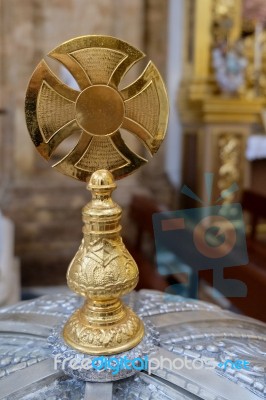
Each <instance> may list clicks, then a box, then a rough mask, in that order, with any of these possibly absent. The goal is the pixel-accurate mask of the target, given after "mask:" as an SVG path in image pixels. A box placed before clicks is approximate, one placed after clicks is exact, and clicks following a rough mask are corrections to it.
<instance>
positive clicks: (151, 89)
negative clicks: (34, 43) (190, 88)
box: [26, 36, 168, 181]
mask: <svg viewBox="0 0 266 400" xmlns="http://www.w3.org/2000/svg"><path fill="white" fill-rule="evenodd" d="M49 56H50V57H51V58H53V59H55V60H58V61H60V62H61V63H62V64H63V65H64V66H65V67H66V68H67V69H68V70H69V72H70V73H71V74H72V75H73V77H74V78H75V80H76V82H77V83H78V86H79V88H80V90H74V89H72V88H70V87H69V86H67V85H66V84H64V83H63V82H62V81H61V80H60V79H59V78H58V77H56V75H55V74H54V73H53V72H52V71H51V69H50V68H49V67H48V65H47V63H46V62H45V61H44V60H42V61H41V62H40V63H39V64H38V66H37V68H36V69H35V71H34V72H33V75H32V77H31V79H30V82H29V86H28V89H27V94H26V122H27V126H28V130H29V132H30V135H31V138H32V141H33V143H34V145H35V146H36V148H37V150H38V151H39V153H40V154H41V155H42V156H43V157H44V158H46V159H50V158H51V157H52V155H53V153H54V152H55V150H56V149H57V147H58V146H59V145H60V144H61V143H62V142H63V141H64V140H66V139H67V138H68V137H70V136H71V135H73V134H74V133H77V132H79V133H80V136H79V140H78V142H77V144H76V146H75V147H74V148H73V149H72V150H71V151H70V152H69V153H68V154H66V155H65V157H64V158H63V159H61V160H60V161H59V162H57V163H56V164H55V165H54V168H56V169H57V170H58V171H60V172H62V173H64V174H66V175H69V176H72V177H73V178H76V179H79V180H82V181H88V179H89V178H90V176H91V175H92V173H93V172H95V171H96V170H99V169H106V170H109V171H110V172H112V174H113V176H114V177H115V179H119V178H122V177H124V176H126V175H128V174H130V173H132V172H133V171H134V170H135V169H136V168H138V167H140V166H141V165H143V164H144V163H146V162H147V160H145V159H144V158H143V157H140V156H139V155H138V154H136V153H135V152H133V151H132V150H130V148H129V147H128V146H127V144H126V143H125V142H124V140H123V139H122V136H121V133H120V131H119V129H125V130H126V131H127V132H128V134H134V135H135V136H136V137H137V138H138V139H140V140H141V141H142V143H143V144H144V145H145V146H146V147H147V148H148V150H149V152H150V154H151V155H152V154H154V153H155V152H156V151H157V150H158V149H159V147H160V144H161V142H162V140H163V139H164V136H165V131H166V126H167V120H168V101H167V94H166V90H165V87H164V83H163V81H162V78H161V76H160V74H159V72H158V70H157V69H156V67H155V66H154V64H153V63H152V62H149V63H148V65H147V67H146V68H145V70H144V71H143V73H142V74H141V75H140V76H139V78H138V79H137V80H136V81H135V82H133V83H132V84H131V85H129V86H127V87H125V88H123V89H120V88H119V87H118V85H119V84H120V82H121V80H122V78H123V77H124V76H125V74H126V73H127V72H128V70H129V69H130V68H131V67H132V66H133V65H134V64H135V63H136V62H137V61H139V60H141V59H142V58H143V57H144V56H145V55H144V54H143V53H142V52H141V51H139V50H137V49H136V48H134V47H132V46H131V45H130V44H128V43H126V42H124V41H122V40H119V39H116V38H113V37H110V36H82V37H78V38H75V39H72V40H70V41H68V42H65V43H63V44H62V45H60V46H59V47H57V48H56V49H54V50H53V51H51V52H50V53H49ZM125 140H126V139H125Z"/></svg>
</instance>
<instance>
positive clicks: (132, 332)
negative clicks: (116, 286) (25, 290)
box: [63, 299, 144, 355]
mask: <svg viewBox="0 0 266 400" xmlns="http://www.w3.org/2000/svg"><path fill="white" fill-rule="evenodd" d="M63 336H64V339H65V341H66V342H67V343H68V344H69V345H70V346H72V347H74V348H75V349H77V350H79V351H81V352H82V353H86V354H91V355H111V354H118V353H122V352H124V351H127V350H130V349H132V348H133V347H135V346H136V345H138V344H139V342H140V341H141V340H142V338H143V336H144V325H143V323H142V321H141V320H140V319H139V318H138V316H137V315H136V314H135V313H134V312H133V311H132V310H131V309H130V308H129V307H126V306H125V305H124V304H123V303H121V301H120V300H118V299H115V300H113V301H108V302H95V301H88V300H87V301H85V303H84V306H83V307H82V308H80V309H78V310H77V311H75V313H74V314H73V315H72V316H71V317H70V318H69V320H68V321H67V323H66V324H65V327H64V330H63Z"/></svg>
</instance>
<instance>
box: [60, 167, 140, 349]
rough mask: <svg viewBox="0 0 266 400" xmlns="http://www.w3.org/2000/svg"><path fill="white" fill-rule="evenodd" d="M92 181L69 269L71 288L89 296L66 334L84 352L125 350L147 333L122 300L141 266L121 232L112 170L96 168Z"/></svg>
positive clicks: (65, 330)
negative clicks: (131, 253)
mask: <svg viewBox="0 0 266 400" xmlns="http://www.w3.org/2000/svg"><path fill="white" fill-rule="evenodd" d="M88 187H89V188H90V190H91V192H92V201H91V202H90V203H89V204H87V206H86V207H85V208H84V209H83V221H84V228H83V233H84V239H83V241H82V243H81V245H80V248H79V250H78V252H77V254H76V255H75V257H74V259H73V261H72V262H71V264H70V266H69V269H68V273H67V282H68V286H69V287H70V289H72V290H73V291H75V292H76V293H78V294H79V295H82V296H84V297H85V298H86V300H85V303H84V305H83V307H82V308H81V309H79V310H77V311H76V312H75V313H74V314H73V315H72V316H71V317H70V319H69V320H68V322H67V323H66V325H65V328H64V338H65V340H66V342H67V343H69V344H70V345H71V346H73V347H75V348H76V349H78V350H80V351H82V352H84V353H88V354H115V353H121V352H122V351H125V350H128V349H130V348H132V347H134V346H135V345H137V344H138V343H139V342H140V340H141V339H142V337H143V334H144V328H143V324H142V322H141V320H140V319H139V318H138V317H137V316H136V315H135V313H133V311H132V310H130V309H129V308H128V307H126V306H124V305H123V303H122V302H121V301H120V300H119V297H121V296H122V295H124V294H126V293H129V292H131V290H133V289H134V287H135V286H136V284H137V282H138V267H137V265H136V263H135V261H134V259H133V258H132V256H131V255H130V254H129V252H128V251H127V249H126V248H125V245H124V243H123V241H122V238H121V236H120V230H121V226H120V217H121V208H120V207H119V206H118V205H117V204H116V203H114V202H113V200H112V199H111V193H112V191H113V190H114V189H115V187H116V185H115V183H114V179H113V177H112V174H111V173H110V172H108V171H106V170H100V171H96V172H94V173H93V175H92V177H91V179H90V182H89V185H88Z"/></svg>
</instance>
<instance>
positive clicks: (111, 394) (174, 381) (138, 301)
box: [0, 291, 266, 400]
mask: <svg viewBox="0 0 266 400" xmlns="http://www.w3.org/2000/svg"><path fill="white" fill-rule="evenodd" d="M80 301H81V300H80V299H79V298H78V297H76V296H68V295H57V296H56V295H55V296H49V297H48V296H45V297H42V298H39V299H37V300H33V301H28V302H23V303H19V304H17V305H15V306H13V307H8V308H5V309H0V399H8V400H16V399H23V400H33V399H34V400H35V399H38V400H42V399H43V400H44V399H45V400H57V399H58V400H59V399H60V400H62V399H63V400H66V399H70V400H72V399H73V400H81V399H89V400H94V399H97V400H99V399H101V400H105V399H106V400H111V399H134V400H137V399H138V400H140V399H141V400H155V399H156V400H164V399H168V400H170V399H171V400H172V399H173V400H192V399H193V400H196V399H205V400H238V399H243V400H253V399H254V400H255V399H264V398H265V396H266V387H265V367H266V325H265V324H263V323H262V322H260V321H257V320H254V319H251V318H247V317H244V316H241V315H237V314H233V313H230V312H228V311H223V310H221V309H220V308H219V307H216V306H213V305H210V304H207V303H203V302H199V301H193V300H187V299H183V298H182V297H176V296H175V297H172V298H169V297H168V298H167V301H166V298H165V296H164V294H163V293H160V292H152V291H141V292H139V293H132V294H130V296H128V297H127V298H126V299H125V302H126V303H128V304H130V306H131V307H133V308H134V309H135V311H136V312H137V313H138V314H139V315H140V316H141V317H142V318H143V319H144V321H147V320H150V321H151V323H152V324H153V325H154V326H155V327H156V330H158V331H159V333H160V342H161V346H160V347H159V348H158V352H157V354H156V356H155V357H154V359H156V358H158V359H159V358H160V357H165V358H166V357H167V358H169V359H170V360H174V359H175V358H177V357H178V358H181V359H182V358H185V357H187V359H189V360H195V359H197V360H200V359H204V357H208V358H212V359H214V360H215V363H216V364H215V365H216V366H215V369H212V370H210V369H207V368H204V369H202V370H193V369H192V370H189V369H187V368H183V369H178V370H175V369H174V370H171V369H170V368H168V366H167V365H166V366H164V367H163V368H162V369H157V370H154V371H153V373H152V374H151V375H149V374H148V373H147V372H139V373H137V374H136V375H135V376H133V377H130V378H127V379H123V380H119V381H116V382H113V383H112V384H110V383H93V384H91V383H85V382H83V381H81V380H78V379H75V378H73V377H68V376H66V375H64V374H63V373H62V372H61V371H58V370H55V369H54V365H53V360H52V358H51V354H50V349H49V346H48V343H47V337H48V336H49V334H51V329H52V327H53V326H55V325H58V324H60V323H61V322H62V321H63V320H64V319H65V318H66V317H67V316H68V315H69V314H70V313H71V312H72V311H73V310H74V309H75V308H76V307H77V306H78V305H79V304H80ZM226 359H232V360H235V359H245V360H248V361H249V362H250V368H249V369H248V370H244V369H241V370H235V369H232V368H226V369H224V368H222V367H219V363H223V362H224V361H225V360H226Z"/></svg>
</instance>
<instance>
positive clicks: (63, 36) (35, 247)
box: [0, 0, 266, 321]
mask: <svg viewBox="0 0 266 400" xmlns="http://www.w3.org/2000/svg"><path fill="white" fill-rule="evenodd" d="M0 31H1V36H0V44H1V46H0V305H1V306H3V305H7V304H12V303H14V302H17V301H18V300H20V299H29V298H33V297H36V296H39V295H42V294H45V293H50V292H56V293H57V292H59V291H67V290H68V289H67V286H66V278H65V276H66V271H67V267H68V265H69V263H70V261H71V259H72V257H73V256H74V254H75V252H76V250H77V249H78V246H79V243H80V241H81V238H82V220H81V209H82V207H83V206H84V205H85V204H86V203H87V202H88V201H89V196H90V195H89V193H88V192H87V190H86V188H85V185H84V184H83V183H81V182H77V181H75V180H72V179H69V178H68V177H65V176H63V175H61V174H59V173H58V172H56V171H54V170H53V169H52V168H50V166H49V165H48V164H47V163H46V162H45V161H43V160H42V159H41V157H40V156H39V155H38V153H37V152H36V150H35V148H34V146H33V145H32V143H31V141H30V138H29V134H28V132H27V128H26V124H25V116H24V98H25V91H26V87H27V84H28V81H29V78H30V76H31V74H32V71H33V70H34V68H35V66H36V65H37V63H38V62H39V61H40V60H41V59H42V58H43V57H45V59H46V60H47V62H48V63H49V65H50V66H51V68H52V69H53V71H54V72H56V73H57V75H58V76H59V77H60V78H61V80H63V81H64V82H65V83H67V84H69V85H75V82H74V81H73V78H72V76H70V75H69V74H68V73H67V71H66V70H65V69H63V67H61V66H59V65H58V64H57V63H56V62H52V61H51V60H48V59H47V57H46V54H47V53H48V52H49V51H50V50H51V49H52V48H54V47H55V46H57V45H58V44H60V43H62V42H64V41H66V40H69V39H71V38H73V37H76V36H81V35H88V34H104V35H111V36H116V37H118V38H120V39H122V40H125V41H128V42H129V43H131V44H132V45H134V46H136V47H137V48H139V49H141V50H143V51H144V52H145V53H146V55H147V60H149V59H151V60H153V62H154V63H155V65H156V66H157V67H158V69H159V71H160V73H161V75H162V76H163V78H164V80H165V82H166V87H167V91H168V96H169V103H170V118H169V124H168V131H167V135H166V138H165V141H164V144H163V146H161V148H160V150H159V151H158V153H157V154H156V155H155V156H154V157H153V158H150V159H149V163H148V164H147V165H146V166H144V167H143V168H142V169H140V170H139V171H138V172H137V173H135V174H134V175H132V176H130V177H128V178H127V179H124V180H123V181H118V182H117V184H118V189H117V190H116V192H115V193H114V199H115V201H116V202H117V203H119V204H120V206H122V207H123V217H122V225H123V238H124V241H125V243H126V245H127V247H128V249H129V250H130V252H131V253H132V255H133V256H134V258H135V260H136V262H137V264H138V267H139V271H140V280H139V284H138V287H137V289H141V288H149V289H154V290H162V291H165V292H166V293H167V291H168V290H169V287H170V288H171V287H177V288H178V287H179V288H180V291H179V292H178V290H177V293H179V294H182V295H183V296H186V297H194V298H196V297H198V298H200V299H201V300H205V301H210V302H213V303H217V304H219V305H221V306H222V307H224V308H228V309H232V310H234V311H237V312H239V313H242V314H246V315H249V316H251V317H255V318H258V319H260V320H263V321H266V313H265V309H266V307H265V306H266V297H265V293H266V246H265V243H266V224H265V220H266V135H265V133H266V2H265V0H260V1H259V0H256V1H255V0H252V1H250V0H249V1H248V0H89V1H88V0H50V1H48V2H47V1H43V0H24V1H20V0H1V1H0ZM141 68H142V65H140V66H135V67H134V68H133V69H132V71H130V73H129V74H128V76H127V79H126V81H125V82H123V84H124V85H126V83H127V81H129V82H131V81H132V80H134V79H135V78H137V76H138V75H139V74H140V72H141ZM123 135H124V137H127V143H129V146H130V147H131V148H132V149H134V150H135V151H136V152H137V153H138V154H140V155H143V156H147V154H146V149H145V148H144V147H143V146H142V144H141V143H140V142H139V141H138V140H137V139H136V138H135V137H132V135H128V134H127V132H123ZM77 139H78V138H77V137H71V138H69V139H68V141H66V143H64V145H62V146H60V147H59V148H58V151H57V154H56V157H58V159H59V158H60V157H61V158H62V156H64V155H66V154H67V152H68V151H69V150H70V149H71V148H73V147H74V146H75V143H76V142H77ZM53 161H55V160H53ZM206 173H208V174H210V173H212V174H213V175H212V176H213V186H212V196H211V198H208V190H206V185H205V181H206V179H205V177H206ZM183 185H186V186H187V187H188V188H190V190H191V193H194V194H196V196H197V198H198V200H201V202H199V201H198V200H197V199H196V196H194V198H193V195H192V197H191V196H190V197H189V196H186V195H185V194H183V193H182V192H181V188H182V187H183ZM232 187H233V188H238V190H233V191H230V190H229V191H227V189H228V188H232ZM221 193H222V194H224V195H222V196H221ZM225 194H226V195H225ZM220 196H221V197H220ZM219 197H220V199H221V201H220V203H219V204H220V205H229V206H230V204H234V203H241V204H242V207H243V210H244V219H245V230H246V235H247V250H248V257H249V261H248V264H247V265H234V266H229V267H230V268H229V267H228V268H224V270H223V271H222V272H223V274H224V275H223V277H222V278H221V279H235V280H240V281H242V282H243V283H244V284H245V285H246V287H247V295H245V296H242V297H241V296H239V297H237V296H233V295H230V296H226V294H225V293H219V295H218V296H217V288H215V287H214V286H215V285H214V284H213V279H214V278H213V275H214V274H213V268H212V269H211V268H210V269H204V270H202V271H197V276H196V281H197V288H196V289H195V284H194V283H195V282H194V281H193V279H192V278H193V277H195V274H196V272H195V271H193V266H191V265H189V262H181V263H178V262H177V260H176V255H175V254H169V252H168V254H165V255H164V257H165V258H164V260H163V262H164V263H165V264H166V265H167V264H171V268H170V267H169V265H168V266H167V268H168V270H167V271H168V273H165V274H161V273H160V271H159V270H158V266H157V261H158V254H157V258H156V254H155V250H156V249H155V245H154V230H153V225H152V215H153V214H154V213H158V212H162V211H165V210H170V211H174V210H181V209H191V208H197V207H202V204H203V203H204V204H205V206H206V205H210V204H214V203H215V201H216V199H218V198H219ZM208 201H209V202H208ZM215 204H217V203H215ZM188 251H189V250H188ZM175 264H176V265H175ZM193 282H194V283H193ZM180 284H181V285H180Z"/></svg>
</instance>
